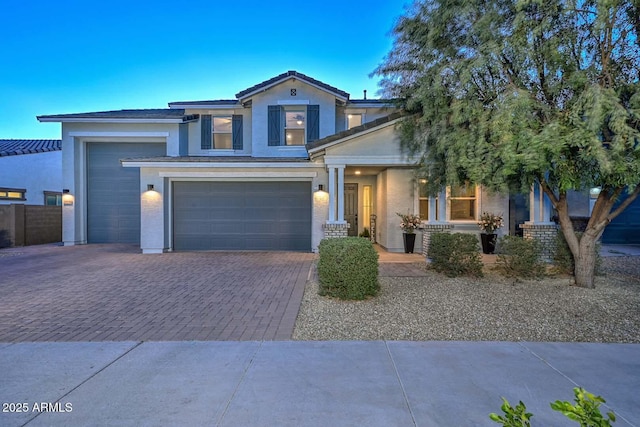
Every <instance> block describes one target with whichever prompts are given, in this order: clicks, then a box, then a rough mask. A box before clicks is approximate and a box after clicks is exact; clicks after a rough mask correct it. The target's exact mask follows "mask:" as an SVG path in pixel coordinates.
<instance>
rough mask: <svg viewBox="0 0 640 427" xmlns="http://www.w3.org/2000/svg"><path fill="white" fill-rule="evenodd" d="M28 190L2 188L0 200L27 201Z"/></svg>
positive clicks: (0, 189)
mask: <svg viewBox="0 0 640 427" xmlns="http://www.w3.org/2000/svg"><path fill="white" fill-rule="evenodd" d="M26 192H27V190H26V189H24V188H0V199H4V200H27V198H26V197H25V194H26Z"/></svg>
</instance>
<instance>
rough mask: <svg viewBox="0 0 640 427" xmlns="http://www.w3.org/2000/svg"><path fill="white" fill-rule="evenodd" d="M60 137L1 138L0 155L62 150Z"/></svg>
mask: <svg viewBox="0 0 640 427" xmlns="http://www.w3.org/2000/svg"><path fill="white" fill-rule="evenodd" d="M61 143H62V141H60V140H59V139H0V157H4V156H16V155H19V154H34V153H46V152H48V151H60V150H62V145H61Z"/></svg>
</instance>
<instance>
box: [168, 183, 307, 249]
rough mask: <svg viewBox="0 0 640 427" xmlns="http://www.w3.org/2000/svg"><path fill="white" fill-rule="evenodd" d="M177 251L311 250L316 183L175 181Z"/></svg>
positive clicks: (174, 210) (174, 204)
mask: <svg viewBox="0 0 640 427" xmlns="http://www.w3.org/2000/svg"><path fill="white" fill-rule="evenodd" d="M173 247H174V249H175V250H277V251H311V183H310V182H179V181H177V182H174V183H173Z"/></svg>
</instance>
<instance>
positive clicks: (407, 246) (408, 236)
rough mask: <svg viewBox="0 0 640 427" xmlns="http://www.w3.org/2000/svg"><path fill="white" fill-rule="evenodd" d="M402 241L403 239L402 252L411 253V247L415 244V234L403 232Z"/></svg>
mask: <svg viewBox="0 0 640 427" xmlns="http://www.w3.org/2000/svg"><path fill="white" fill-rule="evenodd" d="M402 236H403V241H404V253H405V254H412V253H413V247H414V246H415V244H416V235H415V234H414V233H403V234H402Z"/></svg>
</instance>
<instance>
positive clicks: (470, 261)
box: [428, 233, 482, 277]
mask: <svg viewBox="0 0 640 427" xmlns="http://www.w3.org/2000/svg"><path fill="white" fill-rule="evenodd" d="M428 256H429V258H431V267H432V268H433V269H434V270H436V271H437V272H439V273H444V274H446V275H447V276H449V277H457V276H462V275H467V276H474V277H482V258H481V256H480V245H479V243H478V238H477V237H476V236H475V235H473V234H466V233H433V234H432V235H431V239H430V241H429V251H428Z"/></svg>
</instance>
